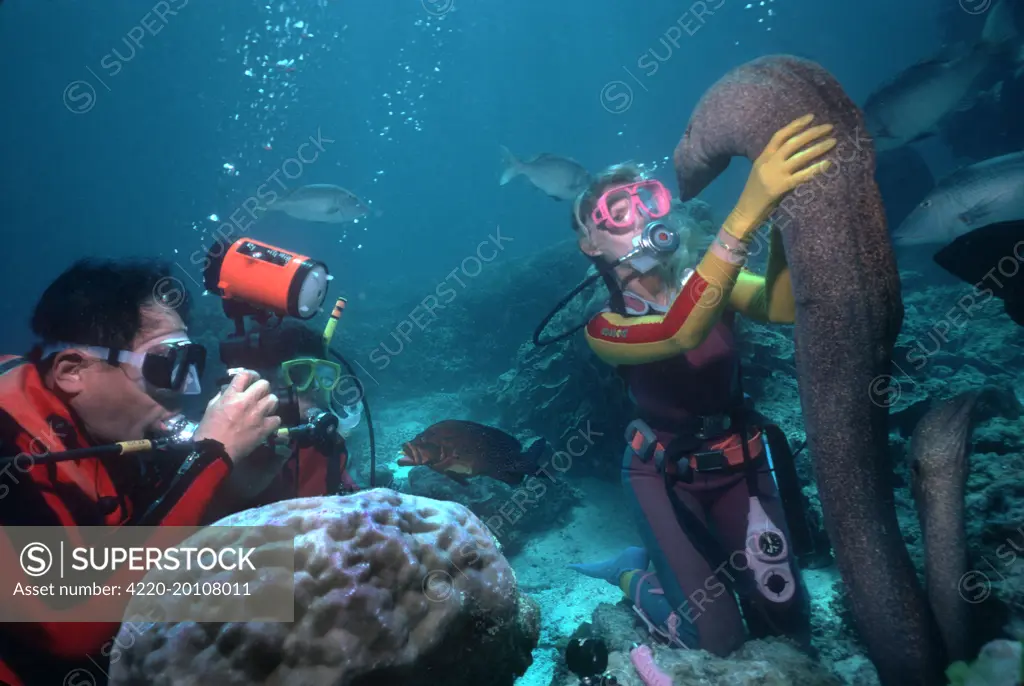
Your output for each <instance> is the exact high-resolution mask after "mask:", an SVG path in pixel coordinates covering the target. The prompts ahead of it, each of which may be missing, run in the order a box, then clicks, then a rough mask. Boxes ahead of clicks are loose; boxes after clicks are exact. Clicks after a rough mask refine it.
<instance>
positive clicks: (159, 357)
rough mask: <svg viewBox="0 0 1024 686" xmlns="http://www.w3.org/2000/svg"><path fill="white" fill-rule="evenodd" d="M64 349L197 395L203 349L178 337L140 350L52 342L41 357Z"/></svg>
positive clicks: (149, 381) (160, 386) (166, 388)
mask: <svg viewBox="0 0 1024 686" xmlns="http://www.w3.org/2000/svg"><path fill="white" fill-rule="evenodd" d="M64 350H81V351H82V352H84V353H86V354H87V355H91V356H93V357H96V358H99V359H101V360H103V361H105V362H107V364H110V365H114V366H117V365H120V364H129V365H132V366H133V367H135V368H137V369H138V370H139V371H140V372H141V373H142V378H143V379H144V380H145V382H146V383H147V384H149V385H150V386H152V387H153V388H155V389H158V390H161V391H173V392H175V393H182V394H184V395H199V393H201V392H202V386H201V385H200V383H199V377H201V376H202V374H203V370H204V369H205V368H206V348H204V347H203V346H202V345H200V344H198V343H193V342H192V341H190V340H188V339H187V338H183V337H180V336H175V337H169V338H167V339H165V340H159V341H156V342H155V343H154V344H153V345H152V346H151V347H150V348H149V349H147V350H146V351H144V352H134V351H131V350H122V349H120V348H106V347H102V346H94V345H77V344H75V343H54V344H52V345H49V346H46V347H45V348H43V351H42V356H43V359H45V358H47V357H49V356H51V355H56V354H57V353H59V352H62V351H64Z"/></svg>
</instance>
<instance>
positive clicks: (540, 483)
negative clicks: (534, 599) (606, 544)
mask: <svg viewBox="0 0 1024 686" xmlns="http://www.w3.org/2000/svg"><path fill="white" fill-rule="evenodd" d="M547 471H548V473H549V474H550V477H549V476H545V474H544V473H541V474H538V475H536V476H528V477H527V479H526V480H525V481H524V482H523V484H522V485H520V486H519V487H512V486H509V485H508V484H505V483H502V482H500V481H496V480H494V479H489V478H484V477H479V478H473V479H469V482H468V483H467V484H466V485H465V486H463V485H462V484H459V483H457V482H455V481H453V480H452V479H449V478H448V477H447V476H444V475H443V474H438V473H437V472H435V471H434V470H432V469H429V468H428V467H413V468H412V469H411V470H409V480H408V483H407V485H406V488H405V490H406V491H407V492H408V493H411V494H413V495H418V496H424V497H427V498H433V499H434V500H445V501H450V502H455V503H459V504H460V505H464V506H466V507H467V508H469V510H470V511H471V512H472V513H473V514H475V515H476V516H477V517H479V518H480V519H482V520H483V521H484V523H486V524H487V526H488V528H490V530H491V533H493V534H494V535H495V537H497V539H498V540H499V541H500V542H501V546H502V552H503V553H504V554H505V555H508V556H513V555H515V554H516V553H518V552H519V551H520V550H521V549H522V547H523V545H524V544H525V543H526V541H527V540H528V539H529V537H530V535H531V534H536V533H539V532H542V531H550V530H551V529H555V528H558V526H559V525H561V524H563V523H565V522H566V521H567V520H568V518H569V516H570V515H571V513H572V510H573V508H574V507H575V506H576V505H577V504H578V503H580V502H581V501H582V497H583V496H582V495H581V494H580V492H579V491H578V490H577V489H576V488H575V487H574V486H572V485H571V484H570V483H569V482H568V481H566V480H565V479H560V478H557V477H558V474H557V473H556V472H555V471H554V470H551V469H549V470H547Z"/></svg>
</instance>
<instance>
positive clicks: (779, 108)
mask: <svg viewBox="0 0 1024 686" xmlns="http://www.w3.org/2000/svg"><path fill="white" fill-rule="evenodd" d="M808 113H813V114H814V115H815V118H814V121H815V123H818V122H821V123H830V124H833V125H834V126H835V129H834V131H833V133H832V135H833V136H834V137H835V138H836V139H837V140H838V144H837V145H836V147H835V149H833V150H832V151H831V152H830V153H829V154H828V157H827V159H829V160H831V161H832V162H833V167H832V168H831V170H830V171H829V172H827V173H825V174H823V175H822V176H820V177H818V178H816V179H814V180H812V181H810V182H808V183H807V184H805V185H804V186H801V187H799V188H797V189H796V190H794V191H793V193H792V194H791V195H790V196H789V197H787V198H786V199H784V200H783V202H782V204H781V206H780V208H779V209H778V210H777V211H776V212H775V213H774V215H773V220H774V222H775V225H776V226H778V227H779V228H780V229H781V232H782V236H783V240H784V244H785V251H786V258H787V261H788V262H789V266H790V270H791V273H792V279H793V291H794V296H795V298H796V325H795V330H794V344H795V355H796V370H797V377H798V380H799V390H800V404H801V406H802V408H803V415H804V420H805V423H806V430H807V443H808V447H809V449H810V451H811V455H812V459H813V464H814V473H815V477H816V480H817V484H818V493H819V495H820V498H821V504H822V510H823V514H824V521H825V527H826V529H827V531H828V536H829V539H830V540H831V542H832V544H833V546H834V548H835V556H836V561H837V563H838V566H839V570H840V573H841V574H842V578H843V581H844V582H845V584H846V587H847V590H848V594H849V599H850V602H851V606H852V611H853V617H854V621H855V624H856V626H857V628H858V630H859V633H860V635H861V638H862V639H863V641H864V643H865V644H866V646H867V649H868V654H869V656H870V658H871V660H872V661H873V662H874V664H875V667H876V668H877V670H878V673H879V677H880V679H881V683H882V684H883V685H884V686H933V685H934V684H938V683H945V681H944V676H943V670H944V669H945V667H946V665H947V664H948V663H947V662H946V655H945V650H944V648H943V645H942V638H941V636H940V634H939V631H938V627H937V625H936V623H935V620H934V618H933V617H932V614H931V611H930V608H929V605H928V599H927V597H926V595H925V592H924V590H923V589H922V587H921V585H920V583H919V582H918V579H917V575H916V572H915V570H914V566H913V563H912V562H911V559H910V555H909V553H908V552H907V548H906V546H905V545H904V543H903V539H902V537H901V535H900V529H899V525H898V523H897V519H896V509H895V505H894V497H893V486H894V484H893V476H892V470H891V468H890V465H889V462H888V455H887V444H888V427H887V424H888V407H887V406H886V402H885V401H886V399H887V398H890V397H891V394H889V393H884V392H882V391H884V390H885V389H886V388H887V381H886V380H887V379H892V376H891V373H892V370H891V367H892V359H891V356H892V350H893V346H894V344H895V341H896V336H897V334H898V333H899V330H900V327H901V326H902V323H903V302H902V300H901V297H900V282H899V273H898V272H897V270H896V261H895V259H894V256H893V252H892V246H891V243H890V240H889V236H888V232H887V227H886V222H885V214H884V211H883V207H882V202H881V198H880V196H879V192H878V188H877V186H876V184H875V179H874V173H875V151H874V148H873V146H872V143H871V141H870V139H869V138H868V136H867V135H866V132H865V128H864V119H863V116H862V113H861V112H860V110H859V109H858V108H857V106H856V105H855V104H854V103H853V102H852V101H851V100H850V98H849V96H848V95H847V94H846V93H845V92H844V91H843V88H842V86H840V85H839V83H838V82H837V81H836V79H835V78H834V77H833V76H832V75H831V74H829V73H828V72H827V71H826V70H825V69H823V68H822V67H821V66H819V65H818V64H816V63H814V62H811V61H808V60H804V59H800V58H797V57H792V56H786V55H777V56H769V57H763V58H760V59H757V60H754V61H752V62H748V63H746V64H744V65H741V66H739V67H737V68H735V69H733V70H732V71H731V72H729V73H727V74H726V75H725V76H724V77H722V78H721V79H720V80H719V81H718V82H717V83H715V84H714V85H712V86H711V88H710V89H709V90H708V92H707V93H705V94H704V96H703V98H702V99H701V101H700V102H699V103H698V104H697V108H696V110H695V111H694V113H693V115H692V116H691V117H690V121H689V125H688V126H687V128H686V132H685V134H684V135H683V137H682V140H681V141H680V142H679V145H678V146H677V147H676V150H675V158H674V161H675V168H676V175H677V177H678V180H679V188H680V197H682V199H684V200H688V199H690V198H693V197H694V196H696V195H697V194H698V193H700V192H701V191H702V190H703V189H704V188H705V187H706V186H707V185H708V184H709V183H711V182H712V181H713V180H714V179H715V178H716V177H717V176H718V175H719V174H721V173H722V171H724V170H725V168H726V167H727V166H728V165H729V162H730V160H731V158H733V157H735V156H742V157H746V158H747V159H749V160H753V159H755V158H757V156H759V155H760V154H761V152H762V151H763V150H764V148H765V146H766V145H767V143H768V141H769V139H770V138H771V137H772V135H773V134H774V133H775V132H776V131H778V130H779V129H781V128H782V127H783V126H785V125H786V124H788V123H789V122H791V121H793V120H795V119H797V118H799V117H801V116H803V115H805V114H808Z"/></svg>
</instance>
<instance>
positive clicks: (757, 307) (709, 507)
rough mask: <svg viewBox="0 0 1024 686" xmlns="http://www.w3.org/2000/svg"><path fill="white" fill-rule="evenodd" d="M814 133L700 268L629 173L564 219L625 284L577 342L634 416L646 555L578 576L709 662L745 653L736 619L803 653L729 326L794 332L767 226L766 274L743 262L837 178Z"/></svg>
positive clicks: (592, 567) (606, 183)
mask: <svg viewBox="0 0 1024 686" xmlns="http://www.w3.org/2000/svg"><path fill="white" fill-rule="evenodd" d="M812 120H813V115H807V116H804V117H802V118H801V119H798V120H796V121H794V122H792V123H791V124H789V125H788V126H786V127H784V128H783V129H781V130H779V131H778V132H777V133H776V134H775V135H774V137H773V138H772V139H771V141H770V142H769V143H768V145H767V147H766V148H765V150H764V151H763V152H762V154H761V156H760V157H758V159H757V160H756V161H755V162H754V166H753V170H752V171H751V173H750V176H749V178H748V181H747V184H746V187H745V188H744V190H743V193H742V195H741V196H740V199H739V201H738V203H737V204H736V207H735V208H734V209H733V211H732V212H731V213H730V214H729V216H728V218H727V219H726V220H725V222H724V224H723V226H722V227H721V229H720V231H719V232H718V235H717V237H716V238H715V240H714V242H713V243H712V245H711V247H710V248H709V249H708V251H707V253H706V254H705V255H704V257H703V259H702V260H701V261H700V263H699V264H697V265H696V266H695V267H694V266H693V264H692V260H690V258H689V254H690V253H689V252H688V251H687V250H685V249H678V243H679V238H678V236H677V235H675V234H673V233H672V231H671V229H669V228H668V226H667V225H666V224H665V223H664V222H662V221H659V218H663V217H665V216H666V215H667V214H668V213H669V210H670V206H671V196H670V194H669V192H668V190H666V189H665V187H664V186H663V185H661V184H660V183H659V182H658V181H655V180H650V179H647V178H644V176H643V175H642V174H641V173H640V171H639V170H638V169H636V168H634V167H630V166H616V167H612V168H611V169H609V170H608V171H606V172H605V173H603V174H601V175H600V176H598V177H597V178H596V180H594V182H593V183H592V184H591V185H590V186H589V187H588V188H587V189H585V190H584V191H583V192H582V193H581V194H580V195H579V196H578V197H577V199H576V202H575V206H574V209H573V229H574V230H575V231H576V234H577V237H578V241H579V246H580V249H581V250H582V251H583V252H584V253H585V254H586V255H587V256H589V257H590V258H591V259H592V260H593V261H594V262H595V264H597V265H598V266H599V268H600V269H601V271H602V272H604V273H605V275H606V277H610V278H611V285H614V286H617V287H618V288H617V289H614V288H613V297H612V301H611V304H610V306H609V307H608V308H606V309H605V310H604V311H603V312H601V313H599V314H598V315H597V316H595V317H594V318H593V319H591V320H590V322H589V323H588V324H587V326H586V339H587V342H588V344H589V345H590V347H591V349H593V351H594V352H595V353H596V354H597V356H598V357H600V358H601V359H602V360H603V361H604V362H606V363H608V364H611V365H614V366H615V367H616V368H617V369H618V371H619V373H620V374H621V375H622V377H623V378H624V380H625V382H626V385H627V387H628V388H629V392H630V396H631V398H632V399H633V401H634V402H635V403H636V405H637V406H638V410H639V418H638V419H636V420H634V421H633V422H632V423H630V425H629V426H628V427H627V429H626V440H627V447H626V451H625V455H624V457H623V462H622V480H623V485H624V486H625V490H626V494H627V498H628V500H629V502H630V504H631V507H632V509H633V511H634V514H635V516H636V519H637V522H638V524H639V528H640V534H641V539H642V540H643V543H644V547H643V548H629V549H627V550H625V551H624V552H623V553H621V554H620V555H619V556H618V557H617V558H615V559H612V560H607V561H604V562H599V563H594V564H579V565H573V568H574V569H576V570H578V571H580V572H581V573H583V574H586V575H588V576H592V577H596V578H602V579H606V580H607V581H609V582H611V583H613V584H616V585H618V586H620V588H621V589H622V591H623V592H624V593H625V594H626V595H627V596H628V597H629V598H630V599H631V600H632V602H633V604H634V609H635V610H636V612H637V613H638V614H639V615H640V617H641V618H642V619H643V620H644V621H645V623H646V624H647V626H648V628H649V629H650V630H651V631H652V632H653V633H656V634H658V635H659V636H661V637H662V638H663V639H665V640H667V641H669V642H671V643H673V644H675V645H678V646H680V647H687V648H701V649H705V650H708V651H709V652H712V653H714V654H716V655H723V656H724V655H727V654H728V653H730V652H732V651H733V650H735V649H736V648H738V647H740V646H741V645H742V644H743V642H744V640H745V638H746V630H745V627H744V621H743V620H744V617H745V618H746V621H747V627H748V628H749V630H750V633H751V634H752V635H754V636H764V635H773V634H774V635H779V634H785V635H788V636H790V637H791V638H794V639H796V640H797V641H799V642H801V643H802V644H804V645H805V646H809V642H810V617H809V612H808V608H809V603H808V596H807V593H806V590H805V589H804V588H803V586H802V584H801V582H800V576H799V573H798V571H797V568H796V564H795V560H794V559H793V558H794V556H793V554H792V552H791V551H790V547H791V546H790V544H789V540H790V537H789V533H788V531H787V528H786V521H785V517H784V512H783V508H782V504H781V501H780V498H779V495H778V489H777V487H776V484H775V481H774V479H773V478H772V474H771V472H770V471H769V469H770V467H769V465H770V464H771V455H770V447H769V444H768V442H767V441H766V440H765V438H764V434H765V432H764V431H763V430H762V428H760V426H759V424H761V422H760V421H759V419H758V417H757V415H755V414H753V412H752V410H750V409H749V408H748V407H747V404H746V401H745V399H744V396H743V392H742V388H741V386H740V379H739V357H738V354H737V350H736V342H735V340H734V336H733V331H732V328H733V318H734V316H735V313H736V312H739V313H741V314H743V315H745V316H747V317H749V318H751V319H753V320H755V321H760V322H779V323H792V322H793V317H794V311H795V304H794V300H793V292H792V285H791V281H790V274H789V270H788V267H787V265H786V261H785V254H784V252H783V244H782V239H781V236H780V234H779V232H778V230H777V229H776V228H774V227H772V228H771V230H770V236H769V243H770V252H769V257H768V265H767V269H766V273H765V276H763V277H761V276H757V275H755V274H753V273H751V272H749V271H746V270H745V269H744V265H745V263H746V260H747V256H748V254H749V251H750V244H751V242H752V240H753V239H754V237H755V233H756V231H757V229H758V228H759V227H760V226H761V225H762V224H763V223H764V222H765V221H766V220H767V219H768V216H769V215H770V214H771V213H772V211H773V210H774V209H775V208H776V207H777V206H778V203H779V202H780V201H781V200H782V198H783V197H784V196H785V195H786V194H787V193H788V192H789V191H791V190H793V189H794V188H796V187H797V186H798V185H800V184H801V183H804V182H806V181H808V180H809V179H811V178H813V177H814V176H816V175H818V174H820V173H822V172H824V171H825V170H827V169H828V167H829V165H830V162H829V161H827V160H824V159H821V158H822V157H823V156H824V155H825V154H826V153H827V152H828V151H829V150H831V149H832V148H833V147H834V146H835V144H836V141H835V139H834V138H825V136H826V135H827V134H828V133H829V132H830V131H831V130H832V126H830V125H827V124H826V125H822V126H815V127H811V128H808V127H809V126H810V124H811V121H812ZM673 242H674V244H673ZM659 248H660V250H661V252H660V253H659ZM659 255H668V257H667V258H663V259H659ZM687 262H689V264H687ZM607 280H608V279H607V278H606V281H607ZM616 291H618V292H616ZM762 426H763V424H762ZM649 562H653V563H654V571H653V572H648V571H647V568H648V564H649ZM737 598H739V602H737ZM741 607H742V609H743V613H742V614H741V612H740V608H741Z"/></svg>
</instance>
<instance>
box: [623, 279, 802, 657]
mask: <svg viewBox="0 0 1024 686" xmlns="http://www.w3.org/2000/svg"><path fill="white" fill-rule="evenodd" d="M625 296H626V307H627V311H626V314H627V316H630V315H631V316H642V315H644V314H649V313H651V312H652V311H654V312H657V311H659V310H661V308H658V307H657V306H654V305H652V304H651V303H647V302H646V301H644V300H642V299H641V298H639V297H637V296H635V295H633V294H631V293H627V294H625ZM733 318H734V315H733V313H731V312H730V313H727V314H726V315H725V316H724V317H723V318H722V321H720V322H719V323H718V324H717V325H715V327H714V328H713V329H712V330H711V332H710V334H709V335H708V336H707V338H706V339H705V340H704V342H703V343H702V344H701V345H699V346H698V347H697V348H695V349H693V350H690V351H688V352H686V353H684V354H681V355H679V356H677V357H674V358H671V359H668V360H663V361H660V362H653V363H648V364H641V365H631V366H620V367H619V372H620V374H622V376H623V378H624V379H625V381H626V384H627V385H628V387H629V391H630V395H631V397H632V398H633V400H634V401H635V402H636V404H637V406H638V409H639V414H640V416H641V418H642V419H643V420H644V421H645V422H646V423H647V424H648V426H650V428H651V429H653V430H654V433H655V435H656V436H657V438H658V442H659V443H660V444H661V445H663V446H670V445H672V443H673V440H674V439H676V438H678V437H679V434H680V433H681V432H683V431H686V430H689V427H691V426H692V425H693V423H694V421H695V420H697V419H698V418H700V417H710V416H715V415H717V416H719V417H720V416H722V415H726V414H728V413H730V412H733V411H735V410H737V408H738V407H740V406H741V405H742V403H743V399H742V394H741V393H740V390H739V386H738V384H737V383H736V381H737V374H738V372H739V357H738V354H737V350H736V341H735V336H734V334H733V330H732V325H733ZM683 427H686V428H683ZM748 435H750V436H751V438H750V439H749V440H748V455H749V457H750V459H751V461H752V462H751V464H754V465H755V467H754V468H755V469H757V474H756V477H754V478H756V483H757V490H758V493H757V498H758V500H759V502H760V505H761V507H762V509H763V511H764V513H765V514H766V515H767V516H768V518H770V520H771V522H772V523H774V524H775V525H776V527H777V528H778V529H779V530H780V531H781V532H782V533H783V534H784V536H785V537H786V539H787V540H788V539H789V534H788V532H787V531H786V522H785V516H784V512H783V508H782V503H781V500H780V499H779V497H778V490H777V488H776V485H775V481H774V479H773V478H772V475H771V473H770V472H769V471H768V469H767V464H768V463H769V462H770V455H769V454H768V448H767V445H766V443H765V442H764V441H763V440H762V438H761V434H760V432H759V431H758V429H757V428H756V427H748ZM633 448H635V444H634V445H633V446H632V447H630V446H627V449H626V451H625V454H624V456H623V464H622V470H623V471H622V481H623V485H624V487H625V491H626V496H627V498H628V500H629V502H630V504H631V506H632V508H633V510H634V513H635V514H636V519H637V522H638V525H639V529H640V535H641V537H642V539H643V541H644V546H645V548H646V549H647V552H648V554H649V555H650V557H651V560H652V562H653V563H654V569H655V572H656V574H655V575H646V576H644V575H641V574H637V575H634V578H633V580H632V582H631V587H630V589H629V595H630V597H631V599H633V601H634V602H635V603H636V604H637V606H638V607H639V609H640V610H642V611H644V612H645V614H646V615H647V619H648V620H649V621H651V622H653V623H654V624H656V625H659V626H660V627H661V628H662V630H664V631H665V633H667V634H670V635H671V636H674V637H675V638H676V639H678V642H680V643H682V644H684V645H686V646H688V647H691V648H702V649H705V650H708V651H709V652H712V653H714V654H716V655H727V654H729V653H730V652H732V651H733V650H735V649H736V648H738V647H740V645H742V644H743V642H744V640H745V639H746V631H745V628H744V623H743V618H742V617H743V615H741V613H740V609H739V604H738V603H737V598H736V595H734V593H732V592H730V590H729V585H730V584H731V583H732V582H731V579H732V578H735V579H737V582H736V583H734V584H733V587H734V588H735V589H736V591H737V593H738V594H739V596H740V599H741V602H742V604H743V606H744V609H745V610H747V611H746V612H744V615H745V616H746V618H747V622H748V624H749V625H750V629H751V633H753V634H756V635H761V634H769V633H786V634H788V635H790V636H792V637H793V638H796V639H798V640H801V641H804V642H806V641H809V633H810V627H809V615H808V613H807V606H808V602H807V595H806V591H805V590H804V588H803V587H802V585H801V584H800V583H799V574H798V572H797V571H796V568H795V565H793V563H792V559H793V556H792V554H790V555H789V559H790V562H789V563H788V565H789V570H790V572H791V578H792V579H793V582H794V584H795V592H794V593H793V595H792V597H791V598H790V599H788V600H786V601H785V602H775V601H771V600H768V599H767V598H766V597H765V596H764V595H762V593H761V592H759V591H758V590H757V588H756V584H754V583H753V577H752V574H751V573H750V571H748V570H749V569H750V568H751V566H752V565H751V563H748V562H747V561H746V559H747V558H746V555H745V552H744V551H746V549H747V536H748V515H749V513H750V511H751V503H750V497H751V494H750V490H751V489H750V484H749V482H748V479H747V474H748V472H747V470H746V469H745V468H743V467H742V466H739V467H725V468H724V469H718V470H716V471H705V470H703V469H700V468H698V469H695V470H686V469H683V468H680V465H688V464H690V454H691V453H689V452H688V453H686V454H684V455H683V456H682V457H681V458H680V459H679V460H678V461H673V459H671V458H670V459H666V460H664V461H663V463H662V465H659V464H658V463H659V460H657V459H653V458H652V457H651V455H650V454H649V453H648V454H646V455H641V454H639V453H638V452H637V451H636V450H634V449H633ZM716 449H717V450H723V451H737V450H739V451H740V452H741V453H742V442H741V438H740V434H739V433H737V432H731V433H730V432H729V431H727V430H726V431H725V433H720V434H719V435H717V436H712V437H710V438H709V440H703V441H700V442H699V448H697V450H698V451H700V450H716ZM686 471H690V476H689V477H687V478H686V479H685V480H683V479H682V478H681V477H682V476H683V474H684V473H685V472H686ZM666 472H667V474H668V478H666ZM670 489H671V492H670ZM673 501H675V502H673ZM677 507H685V508H686V510H688V512H689V513H690V514H691V515H692V518H689V519H687V518H685V517H680V516H679V514H678V513H677V509H676V508H677ZM756 516H757V515H756V513H755V518H756ZM695 522H697V524H696V525H695V524H694V523H695ZM698 527H699V528H700V529H702V531H695V529H696V528H698ZM709 537H710V539H711V540H713V541H714V543H715V544H716V545H717V551H718V553H719V557H718V560H720V561H723V562H727V563H728V564H725V565H724V568H722V565H717V564H716V565H713V564H711V563H709V560H708V559H706V558H705V556H704V555H703V554H702V553H701V552H700V550H701V549H702V547H703V546H704V544H705V543H706V542H707V540H708V538H709ZM783 564H787V563H783ZM715 566H718V567H719V570H718V573H717V574H716V570H715V569H714V567H715ZM725 580H729V582H728V583H726V582H725ZM670 611H674V614H675V617H672V616H671V615H668V612H670ZM667 615H668V616H667Z"/></svg>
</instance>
